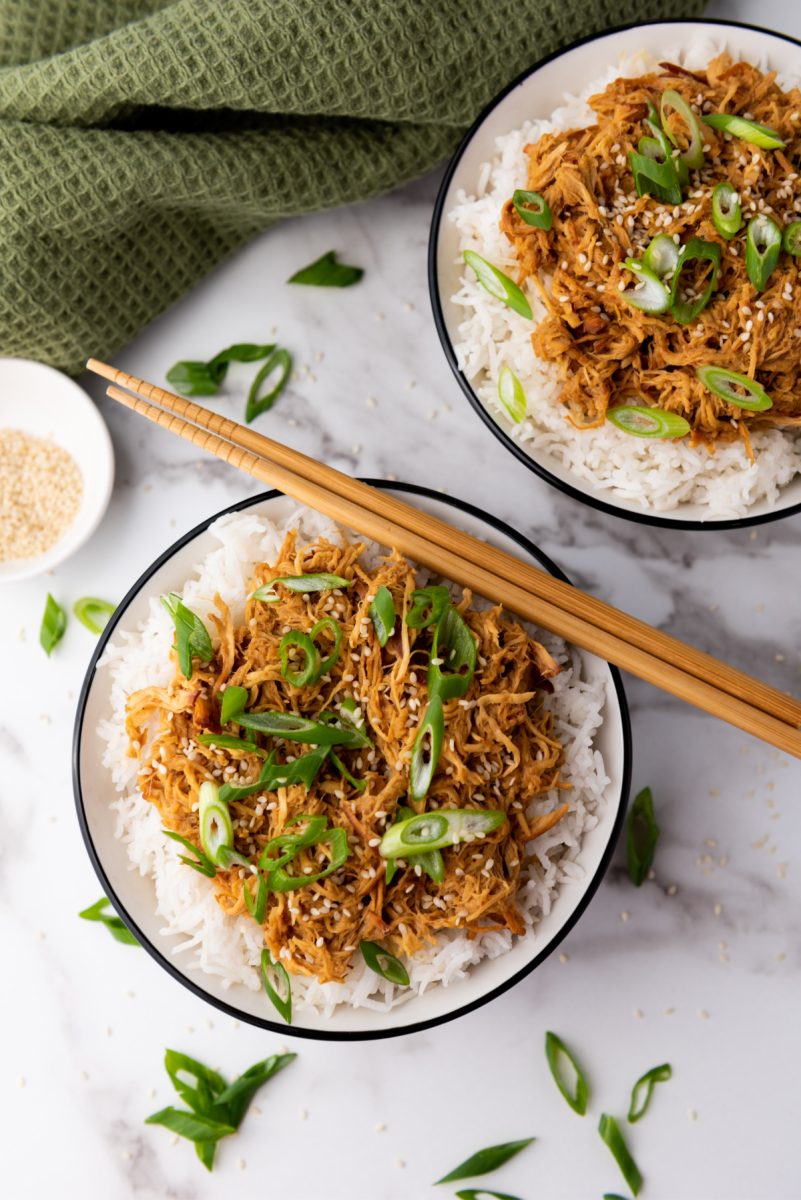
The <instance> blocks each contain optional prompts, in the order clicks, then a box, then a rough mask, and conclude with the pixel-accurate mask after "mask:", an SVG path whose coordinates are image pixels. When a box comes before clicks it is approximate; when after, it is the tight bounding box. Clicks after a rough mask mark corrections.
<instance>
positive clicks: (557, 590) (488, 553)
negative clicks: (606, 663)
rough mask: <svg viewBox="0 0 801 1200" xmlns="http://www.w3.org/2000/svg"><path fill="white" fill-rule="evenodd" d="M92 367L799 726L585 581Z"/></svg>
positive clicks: (799, 720) (788, 708)
mask: <svg viewBox="0 0 801 1200" xmlns="http://www.w3.org/2000/svg"><path fill="white" fill-rule="evenodd" d="M87 367H88V368H89V370H91V371H94V372H95V373H96V374H98V375H101V376H102V377H103V378H105V379H109V380H111V381H112V382H116V383H120V384H122V386H123V387H127V388H129V389H130V390H131V391H133V392H135V393H136V394H137V395H140V396H144V397H145V398H146V399H149V400H153V401H155V402H156V404H158V405H159V406H160V407H161V408H165V409H167V410H168V411H170V412H174V413H177V414H178V415H179V416H182V417H184V418H185V419H186V420H188V421H190V422H191V423H193V424H195V425H200V426H202V427H203V428H204V429H210V430H211V431H212V432H213V433H216V434H219V435H220V436H221V437H223V438H224V439H226V440H227V441H229V442H233V443H234V444H235V445H237V446H242V447H243V448H244V449H246V450H250V451H252V452H253V453H254V454H256V455H258V456H259V457H260V458H263V459H265V460H267V461H271V462H274V463H277V464H279V465H281V466H284V467H287V468H288V469H289V470H291V471H293V472H294V473H295V474H296V475H302V476H304V477H307V478H308V477H312V478H314V479H315V480H316V481H317V482H318V483H320V484H322V485H324V486H325V487H326V488H327V489H328V490H329V491H331V492H335V493H337V494H338V495H340V496H342V497H343V498H345V499H347V500H351V501H353V502H354V503H356V504H359V505H360V506H361V507H365V508H370V510H371V511H372V512H374V513H376V514H380V515H382V516H384V517H386V518H387V519H388V520H390V521H393V522H395V523H396V524H398V525H400V526H402V527H403V528H405V529H410V530H412V531H416V532H419V533H420V534H421V535H422V536H424V537H425V538H427V539H428V540H429V541H431V542H434V543H435V544H436V545H438V546H441V547H443V548H444V549H448V550H453V551H455V552H456V553H458V554H460V555H461V557H462V558H463V559H465V560H467V559H469V560H470V561H471V562H474V563H475V564H476V565H477V566H479V567H482V568H484V569H485V570H487V571H491V572H492V573H493V574H494V575H499V576H500V577H501V578H503V579H507V580H509V581H510V582H511V583H515V584H517V585H518V586H519V587H522V588H524V589H525V590H527V591H529V592H531V593H532V595H535V596H538V597H540V598H541V599H543V600H547V601H549V602H550V603H552V604H555V605H557V606H558V607H559V608H561V609H564V610H565V611H566V612H570V613H573V614H574V615H575V616H577V617H579V618H580V619H581V620H583V621H586V622H588V623H590V624H592V625H594V626H596V627H598V628H599V629H605V630H607V631H608V632H611V633H615V634H616V635H617V636H619V637H620V638H622V639H623V640H624V641H626V642H628V643H629V644H630V645H632V646H639V648H640V649H642V650H645V651H646V652H647V653H648V654H650V655H652V656H654V657H656V658H659V659H661V660H662V661H663V662H666V663H669V664H670V665H672V666H675V667H678V668H679V669H680V670H682V671H684V672H685V673H687V674H689V675H693V676H694V677H695V678H696V679H700V680H701V681H702V682H704V683H709V684H711V685H712V686H713V687H716V688H717V689H718V690H720V691H724V692H727V693H728V694H729V695H730V696H734V697H735V698H736V699H745V698H747V700H748V703H749V704H750V705H751V706H752V707H754V708H759V709H761V710H762V711H763V712H765V713H767V714H769V715H770V716H774V717H776V718H777V719H779V720H781V721H785V722H787V723H788V724H789V725H791V726H792V727H793V728H795V729H798V728H799V727H801V700H797V699H795V697H793V696H789V695H787V694H786V693H784V692H780V691H777V690H776V689H775V688H772V687H769V686H768V685H767V684H765V683H762V682H761V681H759V680H757V679H753V678H751V677H750V676H748V675H745V674H744V673H743V672H742V671H738V670H736V669H735V668H734V667H730V666H729V665H728V664H727V663H723V662H720V660H718V659H716V658H713V657H712V655H710V654H705V653H704V652H703V651H702V650H697V649H695V648H694V647H692V646H689V645H687V644H686V643H685V642H681V641H679V639H678V638H675V637H671V635H670V634H667V633H662V632H661V631H660V630H658V629H654V628H652V626H650V625H646V624H645V622H644V621H639V620H637V618H636V617H632V616H630V615H629V614H628V613H624V612H621V611H619V610H618V609H615V608H613V607H612V606H611V605H610V604H606V603H605V602H604V601H603V600H598V599H596V598H595V597H593V596H588V595H587V594H586V593H585V592H582V591H580V590H579V589H578V588H574V587H572V586H571V585H570V584H567V583H563V582H562V580H561V579H555V578H554V577H553V576H552V575H549V574H548V573H547V572H545V571H542V570H540V569H539V568H537V567H534V566H531V565H529V564H528V563H524V562H522V561H521V560H520V559H518V558H515V557H514V555H511V554H507V553H505V552H504V551H502V550H499V549H497V548H496V547H494V546H489V545H487V543H485V542H481V541H479V540H478V539H476V538H474V537H471V535H470V534H467V533H464V532H462V531H461V530H458V529H454V528H453V527H452V526H450V525H448V524H447V522H445V521H441V520H439V519H438V518H437V517H433V516H430V515H429V514H428V513H423V512H420V511H419V510H418V509H416V508H414V507H412V506H411V505H409V504H404V502H403V501H402V500H398V499H396V498H395V497H394V496H390V495H387V494H386V493H384V492H379V491H378V490H377V489H375V488H371V487H369V485H367V484H364V483H361V482H360V481H359V480H358V479H352V478H351V476H349V475H345V474H343V472H341V471H337V470H336V469H335V468H334V467H329V466H326V465H325V464H324V463H318V462H316V461H315V460H314V459H312V458H309V457H308V456H307V455H305V454H302V453H301V452H300V451H298V450H293V449H291V448H290V447H289V446H284V445H283V444H282V443H281V442H276V441H273V440H272V439H271V438H268V437H265V436H264V435H263V434H260V433H257V432H256V431H255V430H253V429H249V428H247V427H246V426H242V425H238V424H237V423H236V422H235V421H231V420H229V419H228V418H227V417H223V416H221V415H220V414H219V413H215V412H211V411H210V410H209V409H206V408H203V407H202V406H201V405H199V404H195V403H194V402H193V401H191V400H186V399H184V398H183V397H182V396H176V395H175V394H174V393H173V392H168V391H166V390H165V389H164V388H160V387H157V386H156V385H155V384H151V383H148V382H147V381H146V380H142V379H138V378H137V377H136V376H135V375H128V374H126V373H125V372H124V371H119V370H117V369H116V368H115V367H112V366H110V365H109V364H108V363H102V362H98V361H97V360H96V359H89V362H88V363H87Z"/></svg>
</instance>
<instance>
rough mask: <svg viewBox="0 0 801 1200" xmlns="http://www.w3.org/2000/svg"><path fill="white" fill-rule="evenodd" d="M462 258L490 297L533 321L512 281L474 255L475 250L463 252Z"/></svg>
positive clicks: (528, 307) (484, 260) (519, 289)
mask: <svg viewBox="0 0 801 1200" xmlns="http://www.w3.org/2000/svg"><path fill="white" fill-rule="evenodd" d="M462 257H463V258H464V261H465V262H466V263H467V265H468V267H472V268H473V270H474V271H475V273H476V277H477V279H478V282H479V283H480V284H481V286H482V287H483V288H485V289H486V290H487V291H488V292H489V294H490V295H491V296H494V297H495V299H496V300H501V301H503V303H504V304H508V306H509V308H511V309H513V310H514V312H516V313H519V314H520V316H521V317H526V318H527V319H528V320H529V321H531V320H533V317H534V314H533V313H532V311H531V305H530V304H529V302H528V300H527V299H526V297H525V294H524V292H523V291H522V289H521V288H519V287H518V285H517V284H516V283H515V281H514V280H513V279H510V278H509V276H508V275H505V274H504V273H503V271H500V270H498V268H497V267H494V266H493V265H492V263H490V262H487V260H486V258H482V257H481V255H480V254H476V252H475V250H465V251H464V254H463V255H462Z"/></svg>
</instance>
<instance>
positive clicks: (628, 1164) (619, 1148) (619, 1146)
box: [598, 1113, 642, 1196]
mask: <svg viewBox="0 0 801 1200" xmlns="http://www.w3.org/2000/svg"><path fill="white" fill-rule="evenodd" d="M598 1132H599V1133H600V1135H601V1137H602V1138H603V1140H604V1141H605V1142H606V1144H607V1146H608V1147H609V1149H610V1150H611V1151H612V1156H613V1157H614V1160H615V1162H616V1163H617V1165H618V1166H619V1167H620V1171H621V1174H622V1176H623V1178H624V1179H625V1181H626V1183H627V1184H628V1186H629V1188H630V1189H631V1191H632V1192H633V1193H634V1195H635V1196H637V1195H639V1191H640V1188H641V1187H642V1175H641V1174H640V1172H639V1169H638V1167H637V1164H636V1162H635V1161H634V1159H633V1158H632V1157H631V1154H630V1153H629V1148H628V1146H627V1145H626V1143H625V1142H624V1140H623V1134H622V1133H621V1132H620V1128H619V1126H618V1123H617V1121H616V1120H615V1118H614V1117H610V1116H609V1114H608V1113H601V1119H600V1121H599V1122H598Z"/></svg>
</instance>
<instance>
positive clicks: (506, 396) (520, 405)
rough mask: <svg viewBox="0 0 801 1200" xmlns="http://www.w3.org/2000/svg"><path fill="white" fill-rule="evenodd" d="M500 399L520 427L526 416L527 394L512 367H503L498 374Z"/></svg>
mask: <svg viewBox="0 0 801 1200" xmlns="http://www.w3.org/2000/svg"><path fill="white" fill-rule="evenodd" d="M498 399H499V400H500V402H501V404H502V405H503V407H504V408H505V409H506V411H507V412H508V414H509V416H510V417H511V418H512V420H513V421H514V422H515V424H518V425H519V424H520V422H521V421H522V420H523V418H524V417H525V415H526V393H525V392H524V391H523V385H522V383H521V382H520V380H519V379H518V378H517V376H516V375H515V373H514V371H513V370H512V368H511V367H507V366H503V367H501V369H500V371H499V372H498Z"/></svg>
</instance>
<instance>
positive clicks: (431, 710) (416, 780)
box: [409, 696, 445, 801]
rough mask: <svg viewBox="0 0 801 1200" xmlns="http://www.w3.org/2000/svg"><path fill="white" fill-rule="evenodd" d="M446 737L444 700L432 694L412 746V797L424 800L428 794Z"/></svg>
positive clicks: (410, 784) (410, 769)
mask: <svg viewBox="0 0 801 1200" xmlns="http://www.w3.org/2000/svg"><path fill="white" fill-rule="evenodd" d="M444 737H445V716H444V714H443V711H442V700H441V698H440V697H439V696H432V697H431V699H430V700H429V702H428V707H427V708H426V711H425V715H424V716H423V719H422V721H421V722H420V725H419V726H418V729H417V735H416V737H415V739H414V746H413V747H412V761H411V764H410V767H409V790H410V792H411V794H412V799H414V800H416V801H420V800H424V799H425V797H426V795H427V794H428V789H429V788H430V787H431V781H432V779H433V778H434V772H435V771H436V769H437V763H438V762H439V756H440V754H441V753H442V742H443V740H444Z"/></svg>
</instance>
